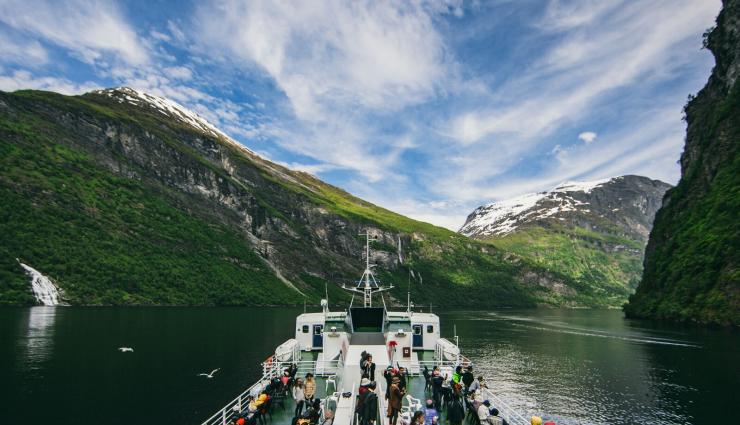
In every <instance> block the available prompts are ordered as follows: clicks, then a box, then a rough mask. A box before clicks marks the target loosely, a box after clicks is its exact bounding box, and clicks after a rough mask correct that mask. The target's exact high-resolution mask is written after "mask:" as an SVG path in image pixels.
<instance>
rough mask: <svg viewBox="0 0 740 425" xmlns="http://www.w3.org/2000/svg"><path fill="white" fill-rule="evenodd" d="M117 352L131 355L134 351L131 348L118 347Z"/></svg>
mask: <svg viewBox="0 0 740 425" xmlns="http://www.w3.org/2000/svg"><path fill="white" fill-rule="evenodd" d="M118 351H120V352H122V353H133V352H134V349H133V348H131V347H118Z"/></svg>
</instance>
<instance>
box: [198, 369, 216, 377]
mask: <svg viewBox="0 0 740 425" xmlns="http://www.w3.org/2000/svg"><path fill="white" fill-rule="evenodd" d="M219 370H220V369H213V370H212V371H211V373H199V374H198V376H205V377H206V378H208V379H211V378H213V374H214V373H216V372H218V371H219Z"/></svg>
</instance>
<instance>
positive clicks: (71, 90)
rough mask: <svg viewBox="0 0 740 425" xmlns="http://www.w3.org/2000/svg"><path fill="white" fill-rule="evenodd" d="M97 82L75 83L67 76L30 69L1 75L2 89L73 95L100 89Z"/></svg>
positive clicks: (0, 84) (0, 85) (0, 88)
mask: <svg viewBox="0 0 740 425" xmlns="http://www.w3.org/2000/svg"><path fill="white" fill-rule="evenodd" d="M99 88H100V86H98V85H97V84H95V83H92V82H86V83H82V84H78V83H74V82H72V81H69V80H67V79H65V78H58V77H49V76H34V75H32V74H31V73H30V72H28V71H15V72H14V73H12V74H10V75H0V90H3V91H9V92H10V91H16V90H25V89H36V90H48V91H53V92H57V93H62V94H67V95H73V94H81V93H86V92H88V91H90V90H95V89H99Z"/></svg>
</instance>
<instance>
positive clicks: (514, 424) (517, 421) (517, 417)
mask: <svg viewBox="0 0 740 425" xmlns="http://www.w3.org/2000/svg"><path fill="white" fill-rule="evenodd" d="M481 392H482V393H483V395H484V397H483V398H485V399H488V400H490V401H491V403H492V404H493V407H495V408H497V409H498V412H499V415H500V416H501V417H502V418H504V419H506V421H507V422H508V423H509V424H511V425H529V424H530V422H529V421H528V420H527V419H526V418H525V417H524V416H522V415H521V414H520V413H519V412H517V411H516V410H514V408H512V407H511V406H510V405H509V404H508V403H506V402H505V401H503V400H502V399H501V398H500V397H498V396H497V395H495V394H494V393H493V392H492V391H491V390H489V389H488V388H483V389H482V391H481Z"/></svg>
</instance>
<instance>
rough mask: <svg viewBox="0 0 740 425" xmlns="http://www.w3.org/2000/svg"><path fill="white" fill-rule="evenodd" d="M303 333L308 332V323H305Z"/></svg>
mask: <svg viewBox="0 0 740 425" xmlns="http://www.w3.org/2000/svg"><path fill="white" fill-rule="evenodd" d="M303 333H304V334H307V333H308V325H303Z"/></svg>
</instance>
